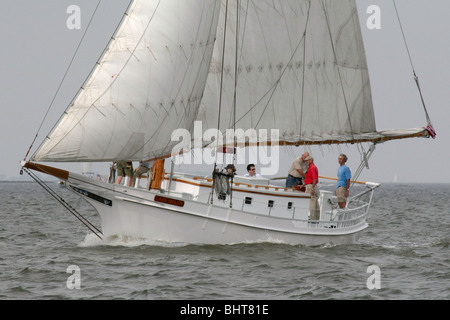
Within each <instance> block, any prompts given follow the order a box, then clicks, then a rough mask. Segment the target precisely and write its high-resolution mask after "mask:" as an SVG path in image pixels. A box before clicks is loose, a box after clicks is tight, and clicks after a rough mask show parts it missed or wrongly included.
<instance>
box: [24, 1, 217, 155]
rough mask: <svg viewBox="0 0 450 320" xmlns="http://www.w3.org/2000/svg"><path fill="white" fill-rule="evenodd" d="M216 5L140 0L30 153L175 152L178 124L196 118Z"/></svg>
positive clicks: (187, 124) (188, 124)
mask: <svg viewBox="0 0 450 320" xmlns="http://www.w3.org/2000/svg"><path fill="white" fill-rule="evenodd" d="M219 9H220V2H217V1H210V0H181V1H180V0H164V1H149V0H135V1H134V2H133V3H132V4H131V6H130V8H129V10H128V12H127V14H126V15H125V16H124V18H123V21H122V24H121V26H120V28H119V29H118V31H117V33H116V34H115V35H114V39H113V40H112V41H111V42H110V44H109V46H108V48H107V49H106V50H105V52H104V55H103V57H102V58H101V59H100V61H99V63H98V65H97V66H96V68H95V69H94V71H93V73H92V75H91V76H90V78H89V79H88V80H87V82H86V84H85V85H84V86H83V89H82V90H81V91H80V92H79V94H78V95H77V97H76V98H75V100H74V101H73V103H72V104H71V105H70V107H69V108H68V109H67V111H66V114H65V115H64V116H63V117H62V119H61V121H60V122H59V124H58V125H57V126H56V127H55V128H54V130H53V131H52V133H51V134H50V136H49V139H47V140H46V141H45V142H44V144H43V145H41V147H40V148H39V149H38V151H37V152H36V153H35V155H34V156H33V158H32V160H36V161H112V160H117V159H127V160H139V159H141V160H142V159H145V158H151V157H152V156H158V155H160V154H167V153H170V151H171V149H172V147H173V146H172V145H171V142H170V140H171V139H170V138H171V134H172V131H173V130H174V128H187V129H191V127H192V124H193V121H194V120H195V116H196V114H197V111H198V106H199V104H200V100H201V98H202V95H203V91H204V87H205V82H206V79H207V74H208V70H209V65H210V59H211V55H212V51H213V47H214V37H215V34H216V28H217V20H218V14H219ZM172 144H175V143H172Z"/></svg>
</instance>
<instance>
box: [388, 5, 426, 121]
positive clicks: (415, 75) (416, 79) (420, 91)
mask: <svg viewBox="0 0 450 320" xmlns="http://www.w3.org/2000/svg"><path fill="white" fill-rule="evenodd" d="M392 2H393V3H394V8H395V13H396V15H397V20H398V23H399V25H400V30H401V32H402V37H403V41H404V43H405V47H406V51H407V53H408V57H409V63H410V64H411V68H412V71H413V74H414V81H415V82H416V85H417V89H418V90H419V94H420V99H421V100H422V105H423V108H424V111H425V116H426V118H427V123H428V125H431V119H430V116H429V115H428V111H427V108H426V106H425V99H424V98H423V94H422V89H421V88H420V84H419V77H418V76H417V74H416V70H415V68H414V63H413V59H412V56H411V52H410V50H409V46H408V41H407V40H406V35H405V31H404V30H403V25H402V21H401V19H400V14H399V12H398V9H397V4H396V3H395V0H392Z"/></svg>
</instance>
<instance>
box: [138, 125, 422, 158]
mask: <svg viewBox="0 0 450 320" xmlns="http://www.w3.org/2000/svg"><path fill="white" fill-rule="evenodd" d="M429 137H431V135H430V133H429V132H428V131H427V130H426V129H424V130H423V131H420V132H417V133H411V134H405V135H399V136H387V137H379V138H367V139H355V140H345V141H340V140H320V141H310V140H300V141H295V142H289V141H277V142H274V143H273V142H272V141H265V142H263V143H259V142H256V143H251V142H245V143H238V144H237V147H239V148H243V147H259V146H264V147H271V146H280V147H286V146H295V147H299V146H319V145H334V144H355V143H365V142H372V143H375V144H377V143H384V142H386V141H393V140H401V139H409V138H429ZM235 147H236V146H233V147H229V148H235ZM215 148H217V149H220V148H226V147H224V146H219V147H215ZM187 151H191V150H187ZM185 152H186V151H180V152H178V153H172V154H167V155H164V156H161V157H158V158H151V159H148V160H146V161H157V160H159V159H167V158H170V157H174V156H177V155H182V154H184V153H185Z"/></svg>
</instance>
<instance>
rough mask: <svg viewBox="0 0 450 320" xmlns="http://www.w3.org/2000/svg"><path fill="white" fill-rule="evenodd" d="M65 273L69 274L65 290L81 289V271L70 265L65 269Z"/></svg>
mask: <svg viewBox="0 0 450 320" xmlns="http://www.w3.org/2000/svg"><path fill="white" fill-rule="evenodd" d="M66 272H67V273H70V274H71V276H69V277H68V278H67V281H66V286H67V289H70V290H73V289H81V269H80V267H78V266H76V265H71V266H68V267H67V270H66Z"/></svg>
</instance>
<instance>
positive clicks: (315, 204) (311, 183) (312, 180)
mask: <svg viewBox="0 0 450 320" xmlns="http://www.w3.org/2000/svg"><path fill="white" fill-rule="evenodd" d="M305 161H306V162H307V163H308V171H307V172H306V175H305V187H306V193H309V194H311V199H310V200H309V219H310V220H319V219H320V208H319V188H318V187H317V184H318V183H319V170H318V169H317V167H316V165H315V164H314V158H313V157H311V156H307V157H306V158H305Z"/></svg>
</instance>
